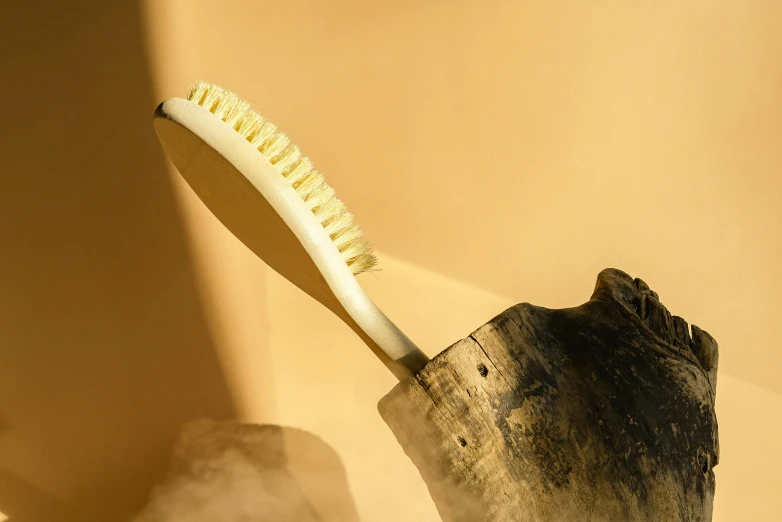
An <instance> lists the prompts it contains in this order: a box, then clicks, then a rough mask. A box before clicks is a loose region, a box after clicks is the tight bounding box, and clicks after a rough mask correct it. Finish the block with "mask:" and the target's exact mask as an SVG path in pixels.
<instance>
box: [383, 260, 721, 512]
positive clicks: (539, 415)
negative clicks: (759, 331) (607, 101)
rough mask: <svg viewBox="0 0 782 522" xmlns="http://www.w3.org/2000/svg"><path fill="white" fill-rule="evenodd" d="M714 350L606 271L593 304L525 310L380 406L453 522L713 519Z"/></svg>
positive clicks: (640, 288)
mask: <svg viewBox="0 0 782 522" xmlns="http://www.w3.org/2000/svg"><path fill="white" fill-rule="evenodd" d="M716 372H717V343H716V342H715V341H714V339H713V338H712V337H711V336H710V335H709V334H708V333H706V332H705V331H703V330H701V329H700V328H698V327H697V326H695V325H693V326H692V335H691V334H690V332H689V328H688V326H687V323H686V322H685V321H684V320H683V319H682V318H680V317H676V316H671V314H669V313H668V311H667V310H666V309H665V307H664V306H663V305H662V304H661V303H660V301H659V299H658V296H657V294H656V293H655V292H653V291H652V290H650V289H649V287H648V286H647V285H646V284H645V283H644V282H643V281H641V280H640V279H635V280H633V279H632V278H631V277H630V276H628V275H627V274H625V273H624V272H622V271H619V270H615V269H607V270H604V271H602V272H601V273H600V274H599V275H598V279H597V285H596V287H595V291H594V293H593V295H592V298H591V299H590V300H589V301H588V302H587V303H585V304H583V305H581V306H578V307H575V308H566V309H562V310H550V309H546V308H542V307H537V306H533V305H530V304H527V303H523V304H519V305H516V306H514V307H512V308H510V309H508V310H506V311H505V312H503V313H502V314H500V315H498V316H497V317H495V318H494V319H492V320H491V321H490V322H488V323H487V324H485V325H483V326H482V327H481V328H479V329H478V330H476V331H475V332H474V333H473V334H472V335H470V336H469V337H468V338H466V339H463V340H461V341H459V342H457V343H456V344H454V345H453V346H451V347H450V348H448V349H447V350H445V351H443V352H442V353H441V354H439V355H438V356H437V357H435V358H434V359H432V361H431V362H430V363H429V364H428V365H427V366H426V367H425V368H424V369H423V370H422V371H421V372H419V374H417V375H415V376H414V377H412V378H410V379H407V380H405V381H403V382H400V383H399V384H398V385H397V386H396V387H395V388H394V389H393V390H392V391H391V392H390V393H389V394H388V395H387V396H385V397H384V398H383V399H382V400H381V401H380V403H379V405H378V409H379V411H380V413H381V415H382V417H383V419H384V420H385V421H386V423H387V424H388V426H389V427H390V428H391V429H392V431H393V432H394V434H395V435H396V437H397V440H398V441H399V443H400V444H401V445H402V447H403V448H404V450H405V452H406V453H407V454H408V456H409V457H410V458H411V459H412V461H413V462H414V463H415V465H416V466H417V467H418V469H419V471H420V472H421V475H422V477H423V478H424V480H425V482H426V484H427V486H428V488H429V491H430V493H431V495H432V497H433V499H434V501H435V504H436V505H437V508H438V510H439V512H440V515H441V517H442V519H443V520H444V521H448V522H452V521H459V522H461V521H482V520H485V521H493V522H500V521H536V522H538V521H543V522H545V521H557V522H560V521H570V520H578V521H582V520H584V521H613V522H619V521H626V520H645V521H646V520H648V521H669V520H671V521H673V520H683V521H708V520H711V513H712V503H713V498H714V488H715V480H714V473H713V471H712V470H713V467H714V466H715V465H716V464H717V462H718V459H719V446H718V441H717V419H716V417H715V414H714V397H715V390H716Z"/></svg>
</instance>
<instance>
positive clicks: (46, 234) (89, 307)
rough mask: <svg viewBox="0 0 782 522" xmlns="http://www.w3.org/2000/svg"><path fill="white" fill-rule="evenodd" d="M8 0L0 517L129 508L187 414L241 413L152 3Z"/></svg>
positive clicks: (110, 513) (116, 512)
mask: <svg viewBox="0 0 782 522" xmlns="http://www.w3.org/2000/svg"><path fill="white" fill-rule="evenodd" d="M4 11H5V13H4V19H5V20H6V21H7V22H9V23H6V24H5V27H4V30H3V31H2V32H0V53H2V56H0V63H2V64H3V67H2V68H3V72H4V74H3V76H4V80H3V82H0V90H1V92H2V99H3V100H4V104H3V112H4V125H3V130H2V136H1V138H2V139H0V176H1V179H2V182H3V183H2V190H0V251H2V255H0V274H1V275H0V347H1V348H0V412H2V415H3V417H4V421H5V422H4V428H2V432H1V433H0V455H2V462H3V467H4V469H3V470H2V473H0V491H2V494H0V512H3V513H4V514H6V515H7V516H9V517H10V520H11V521H12V522H19V521H38V520H40V521H54V522H59V521H60V520H63V521H65V520H70V518H68V517H69V516H71V515H69V513H77V514H78V517H77V518H78V519H79V520H101V521H115V520H117V521H118V520H127V517H128V516H129V515H130V514H132V513H134V512H136V511H137V510H138V509H139V508H140V507H141V506H143V505H144V504H145V502H146V501H147V495H148V492H149V490H150V488H151V487H152V485H153V484H155V483H157V482H159V480H160V479H161V477H162V476H163V475H164V473H165V470H166V466H167V461H168V456H169V453H170V449H171V446H172V444H173V443H174V440H175V439H176V436H177V433H178V432H179V430H180V428H181V426H182V425H183V423H185V422H186V421H188V420H190V419H193V418H197V417H201V416H203V415H208V416H213V417H217V418H231V417H232V416H233V415H234V406H233V404H232V400H231V397H230V395H229V391H228V387H227V384H226V379H225V376H224V375H223V372H222V370H221V367H220V361H219V359H218V356H217V354H216V353H215V346H214V343H213V341H212V339H211V337H210V333H209V331H208V329H207V326H206V323H205V318H204V315H203V312H202V308H201V303H200V302H199V298H198V294H197V288H196V286H195V280H194V273H193V269H192V267H191V258H190V254H189V250H188V245H187V244H186V241H185V238H184V229H183V224H182V223H181V222H180V217H179V215H178V212H177V209H176V203H175V201H174V197H173V193H172V190H171V187H170V181H169V177H168V176H169V175H168V172H167V170H166V167H165V162H164V158H163V155H162V152H161V150H160V147H159V144H158V143H157V140H156V138H155V136H154V131H153V128H152V123H151V117H152V112H153V110H154V107H155V105H156V100H155V99H154V96H153V92H152V88H151V81H150V77H149V73H148V71H147V66H146V63H145V57H144V49H143V46H142V40H141V34H142V31H141V29H142V28H141V25H140V15H139V12H138V6H136V5H135V3H134V2H100V1H98V0H88V1H76V2H70V3H67V4H59V5H58V4H56V3H49V4H48V5H46V6H45V8H43V9H42V6H41V5H40V4H39V3H37V2H32V3H30V2H27V3H25V2H17V3H14V4H12V5H9V6H6V8H5V10H4ZM257 348H258V349H261V350H263V349H264V347H263V346H260V347H257ZM63 499H67V502H66V501H65V500H63ZM42 510H43V511H42ZM58 512H61V513H63V515H62V517H60V518H58V516H59V515H57V513H58ZM74 516H75V515H74Z"/></svg>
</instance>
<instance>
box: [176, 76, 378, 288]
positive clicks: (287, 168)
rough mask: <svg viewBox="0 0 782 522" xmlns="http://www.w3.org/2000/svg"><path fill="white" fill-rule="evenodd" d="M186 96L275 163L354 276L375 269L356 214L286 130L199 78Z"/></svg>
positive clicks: (236, 98)
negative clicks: (289, 137)
mask: <svg viewBox="0 0 782 522" xmlns="http://www.w3.org/2000/svg"><path fill="white" fill-rule="evenodd" d="M187 99H188V100H191V101H194V102H196V103H198V104H199V105H201V106H202V107H205V108H206V109H208V110H209V111H210V112H211V113H213V114H215V115H216V116H218V117H219V118H220V119H221V120H223V121H224V122H225V123H227V124H229V125H231V126H232V127H233V128H234V130H236V132H238V133H239V134H241V135H242V136H243V137H244V138H246V139H247V141H249V142H250V143H252V144H253V146H254V147H255V148H257V149H258V152H260V153H261V154H263V155H264V156H265V157H266V159H268V160H269V162H270V163H271V164H272V165H274V166H275V167H276V169H277V171H278V172H279V173H280V174H281V175H282V176H283V177H284V178H285V179H287V180H288V182H289V183H290V184H291V186H292V187H293V189H294V190H295V191H296V193H297V194H298V195H299V196H301V199H302V200H303V201H304V203H306V205H307V207H308V208H309V209H310V210H311V211H312V213H313V214H314V215H315V217H316V218H318V220H319V221H320V223H321V225H323V228H324V229H325V231H326V233H327V234H328V235H329V237H331V240H332V241H333V242H334V245H335V246H336V247H337V250H339V252H340V254H342V258H343V259H344V260H345V263H347V265H348V267H349V268H350V271H351V272H353V274H354V275H358V274H360V273H362V272H367V271H370V270H372V269H374V267H375V265H377V257H376V256H375V254H374V253H373V252H372V246H371V245H370V244H369V243H368V242H367V241H365V240H363V239H362V232H361V229H359V228H358V225H356V224H355V223H354V222H353V215H352V214H351V213H349V212H348V210H347V208H345V204H344V203H342V201H340V200H339V199H337V197H336V195H335V194H334V189H333V188H331V187H329V186H328V185H327V184H326V181H325V180H324V179H323V175H322V174H321V173H320V172H318V171H317V170H315V169H314V168H313V166H312V163H311V162H310V160H309V159H308V158H306V157H304V156H302V155H301V152H299V149H298V147H296V146H295V145H293V144H292V143H291V142H290V139H288V137H287V136H286V135H285V134H283V133H282V132H280V131H279V130H277V126H276V125H274V124H273V123H272V122H270V121H269V120H267V119H266V118H264V117H263V116H261V115H260V114H259V113H258V112H256V111H254V110H253V109H252V108H251V107H250V104H249V103H247V102H246V101H244V100H242V99H241V98H239V96H237V95H236V94H234V93H232V92H230V91H227V90H225V89H223V88H222V87H219V86H217V85H215V84H212V83H207V82H204V81H199V82H196V83H195V84H193V85H192V86H191V87H190V92H189V93H188V95H187Z"/></svg>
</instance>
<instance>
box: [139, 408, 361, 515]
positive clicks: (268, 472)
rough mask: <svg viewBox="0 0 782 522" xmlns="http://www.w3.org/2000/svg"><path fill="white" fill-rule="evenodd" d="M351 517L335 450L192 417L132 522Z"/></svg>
mask: <svg viewBox="0 0 782 522" xmlns="http://www.w3.org/2000/svg"><path fill="white" fill-rule="evenodd" d="M222 520H225V521H229V520H274V521H275V522H315V521H318V522H327V521H333V522H357V521H358V514H357V512H356V507H355V504H354V502H353V499H352V497H351V496H350V492H349V489H348V483H347V477H346V475H345V470H344V467H343V466H342V462H341V461H340V458H339V456H338V455H337V453H336V452H335V451H334V450H333V449H332V448H331V447H330V446H328V445H327V444H326V443H325V442H323V441H322V440H321V439H319V438H318V437H316V436H315V435H313V434H311V433H308V432H305V431H302V430H298V429H293V428H284V427H281V426H273V425H263V426H259V425H254V424H240V423H235V422H215V421H211V420H200V421H196V422H193V423H191V424H189V425H187V426H186V427H185V429H184V430H183V431H182V434H181V436H180V438H179V441H178V442H177V444H176V446H175V447H174V452H173V458H172V462H171V468H170V470H169V474H168V477H167V478H166V481H165V483H163V484H161V485H160V486H158V487H157V488H155V490H154V491H153V492H152V496H151V500H150V503H149V504H148V505H147V506H146V507H145V508H144V510H142V512H141V513H140V514H139V515H138V517H137V518H135V519H134V521H133V522H180V521H188V522H214V521H222Z"/></svg>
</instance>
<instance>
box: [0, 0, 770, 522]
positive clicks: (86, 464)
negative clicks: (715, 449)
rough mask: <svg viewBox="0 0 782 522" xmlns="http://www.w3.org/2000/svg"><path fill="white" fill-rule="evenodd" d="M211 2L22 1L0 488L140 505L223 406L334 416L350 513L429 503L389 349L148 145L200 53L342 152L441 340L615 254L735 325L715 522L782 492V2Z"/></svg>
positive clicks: (243, 88) (327, 160)
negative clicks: (404, 427) (245, 237)
mask: <svg viewBox="0 0 782 522" xmlns="http://www.w3.org/2000/svg"><path fill="white" fill-rule="evenodd" d="M121 4H122V3H121ZM125 5H126V6H127V5H130V4H128V3H125ZM221 6H222V7H220V8H219V9H218V8H216V7H215V4H214V3H213V2H206V1H205V0H147V1H145V2H142V3H141V7H142V8H141V9H140V10H136V9H131V8H129V7H107V6H106V5H104V4H103V3H100V2H97V0H96V1H95V2H90V1H82V2H81V3H78V5H77V6H76V7H74V8H72V9H71V10H69V11H68V12H63V13H55V12H52V13H51V19H48V18H46V17H44V18H41V17H39V16H37V15H36V14H35V10H34V9H32V8H30V9H29V10H28V12H24V9H23V8H21V7H20V8H19V9H20V10H21V11H20V12H21V14H20V15H19V16H16V17H15V20H17V28H16V30H15V31H11V32H6V33H5V34H4V35H3V36H2V37H1V38H3V40H1V41H0V43H3V45H2V46H0V48H3V49H14V50H16V54H14V55H13V56H9V61H8V63H10V64H11V65H12V68H11V72H12V75H13V76H14V77H15V78H17V79H18V80H19V81H18V83H12V84H8V83H7V82H6V84H5V85H3V87H2V88H3V89H4V91H3V92H4V93H5V94H6V96H5V99H6V100H25V99H29V100H33V99H34V100H42V101H38V102H36V104H33V105H32V106H31V108H30V109H27V108H26V107H25V106H24V105H22V104H16V103H11V104H8V106H7V107H6V110H7V111H10V114H11V115H12V116H13V118H11V119H10V120H9V121H16V122H22V124H17V128H18V129H19V130H18V131H17V132H16V133H15V134H14V135H13V139H9V135H7V132H5V131H4V132H3V144H2V150H3V160H2V161H3V164H2V167H3V171H2V172H3V173H4V174H3V175H4V176H10V177H9V179H10V180H11V184H10V187H11V189H10V190H6V191H4V192H0V198H2V203H3V206H2V210H1V211H0V212H2V218H3V219H2V220H0V223H2V224H1V225H0V227H2V228H0V232H2V239H3V244H4V247H3V251H4V252H13V253H14V255H13V256H7V255H5V254H4V256H3V261H0V263H2V264H0V267H2V268H3V269H4V271H5V273H6V274H12V276H11V277H8V278H6V277H5V276H4V278H3V279H2V284H5V285H7V286H6V287H5V288H3V289H2V292H3V295H4V296H8V297H9V299H8V300H3V299H2V298H0V306H1V307H2V308H0V310H2V313H3V315H2V317H0V321H3V322H2V323H0V326H2V328H0V341H1V342H2V343H3V345H4V346H8V347H11V350H10V352H8V353H10V354H11V355H10V356H7V357H6V359H5V360H0V371H2V374H0V511H3V512H5V513H6V514H9V515H10V516H11V520H13V516H14V514H19V515H28V518H29V516H30V514H31V513H32V514H33V515H35V514H36V513H47V514H48V515H51V514H52V513H58V517H59V518H57V517H53V516H49V517H48V518H49V519H51V520H56V521H57V522H59V521H60V520H63V521H64V520H66V519H68V520H71V519H73V520H79V516H78V515H79V514H80V513H84V512H87V513H93V512H104V513H109V512H111V513H127V512H130V511H132V510H133V509H136V508H138V507H139V506H140V505H141V504H142V503H143V500H144V497H145V494H146V493H145V492H146V491H148V490H149V488H150V487H151V485H152V484H154V483H156V482H158V481H159V480H160V479H161V477H162V470H163V469H165V466H166V454H167V451H168V449H169V448H170V445H171V443H172V442H173V439H174V437H175V435H176V432H177V430H178V427H179V426H181V424H182V422H184V421H186V420H187V419H189V418H194V417H196V416H198V415H210V416H215V417H223V418H225V417H231V416H236V417H238V418H239V419H241V420H244V421H248V422H254V423H274V424H281V425H284V426H291V427H297V428H301V429H304V430H307V431H309V432H310V433H312V434H315V435H316V436H317V437H319V438H320V439H322V440H323V441H324V442H326V443H327V444H328V445H329V446H331V447H332V448H333V449H334V450H336V452H337V454H338V455H339V456H340V457H341V459H342V463H343V465H344V467H345V472H346V474H347V480H348V484H349V487H350V493H351V494H352V496H353V499H354V501H355V504H356V507H357V510H358V513H359V516H360V519H361V520H362V521H366V522H385V521H389V522H391V521H399V520H413V521H418V520H421V521H429V520H436V518H435V517H436V514H435V511H434V507H433V505H432V503H431V500H429V497H428V494H427V491H426V488H425V486H424V485H423V483H422V482H421V480H420V478H419V477H418V475H417V472H416V470H415V468H414V467H413V466H412V465H411V464H410V463H409V462H408V461H407V459H406V457H405V456H404V454H403V453H402V451H401V449H400V448H399V447H398V445H397V444H396V442H395V441H394V439H393V436H392V435H391V434H390V432H389V431H388V430H387V428H386V427H385V426H384V425H383V423H382V421H381V420H380V418H379V416H378V415H377V413H376V409H375V405H376V402H377V400H378V399H379V398H380V397H381V396H382V395H383V394H385V393H386V392H387V391H388V389H390V387H391V386H392V385H393V383H394V379H393V377H392V376H391V375H390V374H388V372H387V371H386V370H385V369H384V368H383V367H382V365H380V364H379V363H378V362H377V361H375V360H374V359H373V356H372V355H371V353H370V352H369V350H367V349H366V348H365V347H363V346H362V344H361V342H360V341H359V340H358V339H357V338H356V337H355V336H354V335H353V334H352V333H351V332H350V331H349V330H348V329H347V327H345V326H344V325H342V324H341V323H339V321H338V320H337V319H336V318H335V317H333V316H332V315H330V313H329V312H327V311H326V310H325V309H323V308H322V307H320V306H319V305H317V304H316V303H315V302H313V301H312V300H311V299H309V298H308V297H307V296H305V295H303V294H301V293H300V292H299V291H298V290H296V289H295V288H292V286H291V285H290V284H289V283H288V282H287V281H285V280H283V279H282V278H280V277H279V276H278V275H277V274H275V273H274V272H272V271H270V270H269V269H268V268H266V267H265V266H264V265H263V263H262V262H261V261H259V260H258V259H256V258H254V257H253V256H252V255H251V254H249V253H248V252H247V251H246V249H245V248H244V247H243V246H242V245H241V244H239V243H238V241H236V240H235V239H234V238H233V237H232V236H231V235H230V233H228V232H227V231H226V230H225V229H224V228H223V227H222V226H221V225H220V224H219V223H217V222H216V220H215V219H214V218H213V217H212V216H211V214H209V213H208V212H207V211H206V210H205V208H204V207H203V206H202V205H201V203H200V201H199V200H198V199H197V198H196V197H195V196H194V195H193V194H192V192H191V191H190V189H189V188H188V187H187V186H186V185H185V184H184V183H183V182H182V181H181V179H180V178H179V176H178V175H177V174H176V173H175V172H174V171H173V170H172V169H171V168H170V166H168V165H167V163H166V162H165V160H164V158H163V156H162V154H161V153H160V150H159V148H158V147H157V144H156V143H155V140H154V135H153V133H152V127H151V122H150V119H151V112H152V109H153V108H154V105H155V103H156V102H157V101H159V100H162V99H164V98H166V97H170V96H182V95H184V94H185V92H186V89H187V86H188V84H189V83H190V82H191V81H193V80H195V79H200V78H203V79H207V80H210V81H214V82H217V83H219V84H221V85H223V86H224V87H227V88H230V89H232V90H235V91H237V92H238V93H240V94H241V95H242V96H243V97H245V98H247V99H249V100H250V101H251V102H252V103H253V104H254V106H256V107H257V108H259V109H260V110H262V111H263V112H264V114H266V115H267V116H268V117H269V118H270V119H272V120H273V121H274V122H275V123H277V124H278V125H279V126H280V127H281V128H282V129H283V130H285V131H286V132H287V133H288V134H289V135H290V136H291V137H292V139H293V140H294V141H295V142H296V143H297V144H298V145H299V146H300V147H301V148H302V150H303V151H304V152H305V154H307V155H309V156H310V157H311V158H312V159H313V161H314V162H315V164H316V166H317V167H318V168H319V169H320V170H321V171H323V172H324V174H325V175H326V178H327V180H328V181H329V183H330V184H331V185H332V186H334V187H335V188H336V189H337V192H338V195H339V196H340V197H341V198H342V199H343V200H344V201H345V202H346V203H347V204H348V207H349V208H350V209H351V211H353V212H354V213H355V214H356V217H357V220H358V222H359V223H360V224H361V226H362V227H363V228H364V230H365V232H366V234H367V236H368V238H369V239H370V240H371V241H372V242H373V243H374V244H375V245H376V246H377V247H378V249H379V251H380V254H381V264H382V267H383V268H384V271H383V272H380V273H379V274H377V277H375V276H372V275H365V276H362V277H361V281H362V284H364V286H365V288H366V289H367V290H368V292H369V293H370V295H371V296H372V297H373V299H375V300H376V301H377V303H378V304H379V305H380V306H381V308H383V309H384V310H385V311H386V313H387V314H388V315H389V316H390V317H391V318H392V319H394V320H396V321H397V322H398V324H399V325H400V326H401V327H402V328H403V330H405V331H406V332H407V333H408V334H409V335H410V337H412V338H413V339H414V340H416V341H417V342H418V343H419V344H420V345H421V346H422V347H423V348H424V350H425V351H427V352H428V353H429V354H435V353H437V352H438V351H439V350H441V349H443V348H445V347H447V346H448V345H449V344H451V343H452V342H454V341H455V340H457V339H460V338H462V337H464V336H466V335H467V334H469V333H470V332H471V331H472V330H473V329H475V328H476V327H477V326H479V325H481V324H483V323H484V322H486V321H487V320H488V319H490V318H491V317H492V316H493V315H495V314H496V313H499V312H501V311H502V310H503V309H504V308H505V307H507V306H510V305H512V304H515V303H517V302H522V301H528V302H532V303H535V304H539V305H543V306H549V307H565V306H572V305H576V304H580V303H581V302H583V301H584V300H585V299H586V298H588V296H589V295H590V293H591V290H592V287H593V285H594V279H595V276H596V275H597V272H598V271H599V270H600V269H602V268H605V267H609V266H612V267H617V268H621V269H623V270H625V271H627V272H629V273H631V274H632V275H634V276H639V277H642V278H644V279H645V280H646V281H647V282H649V283H650V285H651V286H652V287H653V288H654V289H656V290H657V291H658V292H659V293H660V295H661V298H662V300H663V302H664V303H665V304H666V305H667V306H668V308H669V309H670V310H671V311H672V312H673V313H675V314H677V315H681V316H682V317H684V318H685V319H687V320H688V321H690V322H692V323H695V324H697V325H699V326H701V327H703V328H704V329H706V330H708V331H709V332H710V333H712V334H713V335H714V336H715V337H716V339H717V340H718V341H719V343H720V347H721V359H720V380H719V391H718V417H719V421H720V433H721V454H722V455H721V462H720V464H719V466H718V467H717V469H716V473H717V482H718V485H717V497H716V510H715V516H714V519H715V521H732V520H773V519H775V518H777V515H778V513H779V512H780V510H782V498H780V496H779V495H778V494H777V491H778V490H779V489H780V486H782V481H780V479H779V478H778V470H779V469H780V468H782V450H780V449H779V445H778V440H779V436H778V435H777V434H778V432H779V430H780V429H782V384H781V382H782V381H780V380H779V379H778V378H777V375H778V372H779V368H780V366H781V365H782V355H780V352H782V350H780V348H782V346H780V343H779V341H778V340H777V339H778V337H777V335H776V332H775V330H774V326H775V325H776V324H777V323H778V320H777V317H779V316H780V315H781V314H782V305H780V300H779V299H778V298H777V296H778V294H780V292H782V276H781V275H780V273H779V270H775V268H777V267H778V266H779V264H780V258H781V257H782V219H781V218H782V212H780V209H779V200H780V198H781V197H782V180H781V179H780V177H779V172H780V171H782V152H780V151H781V150H782V149H780V148H779V147H778V145H777V142H778V140H779V136H781V135H782V76H781V75H780V74H779V71H780V70H782V35H780V33H779V31H778V27H780V23H782V4H779V3H778V2H775V1H773V0H769V1H766V2H761V1H757V2H728V1H719V2H705V1H702V2H701V1H695V2H687V3H681V2H652V1H648V2H646V1H644V2H630V3H628V2H619V1H615V2H608V1H606V2H576V1H570V2H565V1H562V2H500V1H495V0H491V1H486V2H442V1H441V2H435V1H430V2H424V1H414V0H407V1H404V2H394V3H392V2H385V1H381V2H358V1H340V2H315V1H309V0H305V1H296V2H257V1H249V0H245V1H239V0H234V1H231V2H224V3H223V4H221ZM35 30H37V31H38V32H39V33H40V34H38V33H35V32H34V31H35ZM31 31H33V33H32V37H31ZM47 38H51V39H52V41H54V42H56V45H54V46H52V45H39V46H37V47H36V45H34V44H33V43H31V42H36V41H39V42H41V41H44V42H45V41H48V40H47ZM11 58H13V59H11ZM3 61H4V62H5V58H4V59H3ZM60 84H63V85H64V86H63V87H60V88H58V89H57V93H56V94H53V92H52V87H51V86H52V85H60ZM6 89H8V92H7V93H6V92H5V90H6ZM107 115H108V116H110V117H111V122H110V123H107V120H106V116H107ZM38 122H42V123H41V124H39V123H38ZM75 130H80V131H81V132H75ZM42 134H43V137H44V141H45V143H46V144H47V147H46V148H45V153H41V152H40V150H39V148H38V146H37V145H33V144H37V143H40V140H41V139H42V138H41V135H42ZM42 187H43V188H42ZM302 325H305V326H306V328H303V327H302ZM96 347H105V348H106V349H101V350H98V349H96ZM139 347H142V348H144V349H139ZM96 354H97V355H96ZM43 361H45V362H47V363H49V364H48V365H47V364H44V363H43ZM390 488H393V490H394V493H395V496H393V497H391V496H389V495H386V494H384V491H386V490H389V489H390ZM400 496H401V497H402V498H405V499H407V501H406V502H399V501H398V500H397V499H398V498H400ZM34 506H39V507H38V508H35V507H34ZM40 506H44V507H40ZM35 509H38V510H39V511H37V512H36V511H35ZM41 510H43V511H41ZM74 512H75V513H77V514H76V515H73V517H72V518H70V519H69V518H68V516H71V515H72V514H73V513H74ZM63 513H66V514H67V513H70V514H71V515H68V516H66V515H63ZM0 518H1V517H0Z"/></svg>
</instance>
